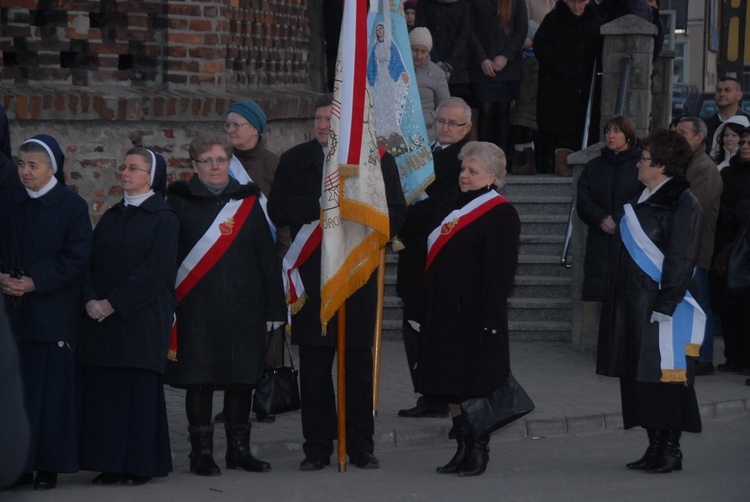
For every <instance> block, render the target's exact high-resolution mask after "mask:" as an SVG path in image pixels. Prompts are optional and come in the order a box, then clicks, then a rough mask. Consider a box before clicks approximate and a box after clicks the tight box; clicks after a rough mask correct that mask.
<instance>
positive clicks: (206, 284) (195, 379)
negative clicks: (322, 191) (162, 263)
mask: <svg viewBox="0 0 750 502" xmlns="http://www.w3.org/2000/svg"><path fill="white" fill-rule="evenodd" d="M259 192H260V189H259V188H258V187H257V186H256V185H254V184H248V185H239V184H238V183H237V181H235V180H233V179H230V180H229V185H228V186H227V187H226V188H225V189H224V191H223V192H222V193H221V194H219V195H214V194H213V193H211V192H210V191H209V190H208V189H206V188H205V187H204V186H203V184H202V183H201V182H200V181H199V179H198V177H197V176H194V177H193V178H192V179H191V180H190V182H188V183H186V182H184V181H178V182H175V183H173V184H172V185H170V187H169V190H168V196H167V201H168V202H169V205H170V206H172V208H173V209H174V211H175V213H177V217H178V218H179V221H180V236H179V247H178V252H177V261H178V263H182V261H183V260H184V259H185V256H186V255H187V254H188V252H189V251H190V250H191V249H192V248H193V246H194V245H195V243H196V242H197V241H198V240H199V239H200V238H201V237H202V236H203V234H204V233H205V232H206V230H207V229H208V227H209V226H210V225H211V224H212V223H213V221H214V219H215V218H216V216H217V215H218V214H219V212H220V211H221V210H222V209H223V207H224V206H225V205H226V204H227V202H229V200H230V199H234V200H240V199H244V198H246V197H251V196H255V195H257V194H258V193H259ZM235 231H236V229H235ZM267 321H286V304H285V302H284V291H283V285H282V280H281V266H280V264H279V259H278V256H277V255H276V245H275V244H274V242H273V237H272V236H271V230H270V229H269V228H268V221H266V218H265V215H264V214H263V210H262V209H261V207H260V203H259V202H258V201H257V200H256V201H255V203H254V204H253V208H252V211H251V212H250V215H249V216H248V217H247V220H246V221H245V224H244V225H243V226H242V228H241V229H240V231H239V234H238V235H237V237H236V238H235V240H234V241H233V242H232V244H231V246H230V247H229V248H228V249H227V250H226V252H225V253H224V254H223V255H222V257H221V258H220V259H219V261H218V262H217V263H216V264H215V265H214V266H213V267H212V268H211V270H209V271H208V272H207V273H206V275H205V276H204V277H203V278H202V279H201V281H200V282H198V284H196V285H195V287H193V289H192V290H191V291H190V293H188V294H187V296H186V297H185V298H183V299H182V301H181V302H180V303H179V305H177V334H178V335H177V341H178V344H179V347H178V350H177V362H169V363H168V364H167V371H166V375H165V377H166V378H165V379H166V381H167V383H170V384H173V385H178V386H179V385H188V384H202V383H213V384H217V385H227V384H249V385H254V384H255V383H256V380H257V376H258V370H259V369H260V366H261V361H262V359H263V356H264V355H265V333H266V322H267Z"/></svg>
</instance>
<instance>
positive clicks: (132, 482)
mask: <svg viewBox="0 0 750 502" xmlns="http://www.w3.org/2000/svg"><path fill="white" fill-rule="evenodd" d="M149 481H151V478H150V477H148V476H136V475H135V474H125V477H124V478H122V484H123V485H127V486H138V485H143V484H146V483H148V482H149Z"/></svg>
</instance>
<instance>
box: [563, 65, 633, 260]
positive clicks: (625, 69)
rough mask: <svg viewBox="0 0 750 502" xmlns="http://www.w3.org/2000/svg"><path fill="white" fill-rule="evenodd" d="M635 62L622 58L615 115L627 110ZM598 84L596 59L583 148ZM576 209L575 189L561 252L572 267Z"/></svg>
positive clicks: (585, 143) (587, 137)
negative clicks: (570, 256)
mask: <svg viewBox="0 0 750 502" xmlns="http://www.w3.org/2000/svg"><path fill="white" fill-rule="evenodd" d="M632 64H633V56H632V55H630V54H627V55H625V56H624V57H623V58H622V63H621V65H620V81H619V83H618V85H617V100H616V101H615V113H614V114H615V115H622V114H623V113H624V112H625V101H626V98H627V90H628V82H629V81H630V67H631V66H632ZM595 86H596V60H594V70H593V73H592V75H591V88H590V89H589V101H588V104H587V105H586V122H585V124H584V128H583V141H582V146H581V150H583V149H585V148H586V147H587V146H588V140H589V129H590V128H591V109H592V106H593V101H594V88H595ZM575 211H576V200H575V191H574V192H573V200H572V201H571V202H570V211H569V212H568V225H567V227H566V228H565V239H564V240H563V247H562V252H561V253H560V265H562V266H563V267H565V268H570V266H571V265H570V263H568V253H569V252H570V240H571V238H572V236H573V216H574V215H575Z"/></svg>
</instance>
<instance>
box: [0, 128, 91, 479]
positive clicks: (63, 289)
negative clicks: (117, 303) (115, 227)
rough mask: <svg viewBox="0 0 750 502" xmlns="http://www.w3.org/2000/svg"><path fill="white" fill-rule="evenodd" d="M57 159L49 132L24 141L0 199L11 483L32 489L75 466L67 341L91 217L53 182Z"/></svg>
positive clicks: (71, 341)
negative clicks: (15, 381) (25, 434)
mask: <svg viewBox="0 0 750 502" xmlns="http://www.w3.org/2000/svg"><path fill="white" fill-rule="evenodd" d="M64 161H65V156H64V155H63V153H62V149H61V148H60V145H59V144H58V143H57V141H56V140H55V139H54V138H52V137H51V136H48V135H39V136H35V137H34V138H31V139H29V140H27V141H26V142H25V143H23V144H22V145H21V147H20V148H19V154H18V174H19V177H20V178H21V183H20V184H18V185H14V186H11V187H9V188H7V189H6V191H4V192H3V194H2V195H3V196H2V197H1V198H0V235H1V236H2V238H0V285H1V286H2V292H3V293H4V297H5V298H4V299H5V300H7V301H8V305H9V306H8V318H9V319H10V324H11V328H12V329H13V332H14V334H15V336H16V340H17V341H18V352H19V357H20V361H21V372H22V375H23V384H24V392H25V398H26V411H27V413H28V415H29V420H30V422H31V444H30V446H29V455H28V458H27V460H26V465H25V466H24V469H23V473H24V474H22V476H21V479H19V483H23V484H25V483H31V482H32V480H33V481H34V488H35V489H50V488H54V487H55V486H56V484H57V473H58V472H75V471H77V470H78V409H77V390H78V384H77V378H78V375H77V362H76V356H75V341H76V337H77V336H78V328H79V322H80V309H79V308H80V304H79V302H80V296H81V285H82V281H83V276H84V273H85V271H86V267H87V266H88V263H89V258H90V256H91V221H90V219H89V213H88V208H87V206H86V202H85V201H84V200H83V199H82V198H81V197H80V196H78V195H76V194H75V193H73V192H72V191H70V190H68V189H67V188H65V186H64V184H63V183H61V181H60V180H61V179H64V178H63V177H62V169H63V163H64ZM34 471H36V472H37V474H36V478H35V479H34V478H33V472H34Z"/></svg>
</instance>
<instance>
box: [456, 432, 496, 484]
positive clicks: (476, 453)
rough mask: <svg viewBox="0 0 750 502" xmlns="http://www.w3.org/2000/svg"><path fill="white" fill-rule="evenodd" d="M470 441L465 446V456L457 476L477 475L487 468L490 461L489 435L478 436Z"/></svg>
mask: <svg viewBox="0 0 750 502" xmlns="http://www.w3.org/2000/svg"><path fill="white" fill-rule="evenodd" d="M469 441H471V446H467V452H466V458H465V459H464V462H463V464H461V467H460V469H459V471H458V475H459V476H464V477H466V476H479V475H480V474H482V473H483V472H484V471H485V470H486V469H487V463H488V462H489V461H490V448H489V446H488V445H489V444H490V436H489V435H486V436H480V437H478V438H474V439H473V440H471V439H470V440H469Z"/></svg>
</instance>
